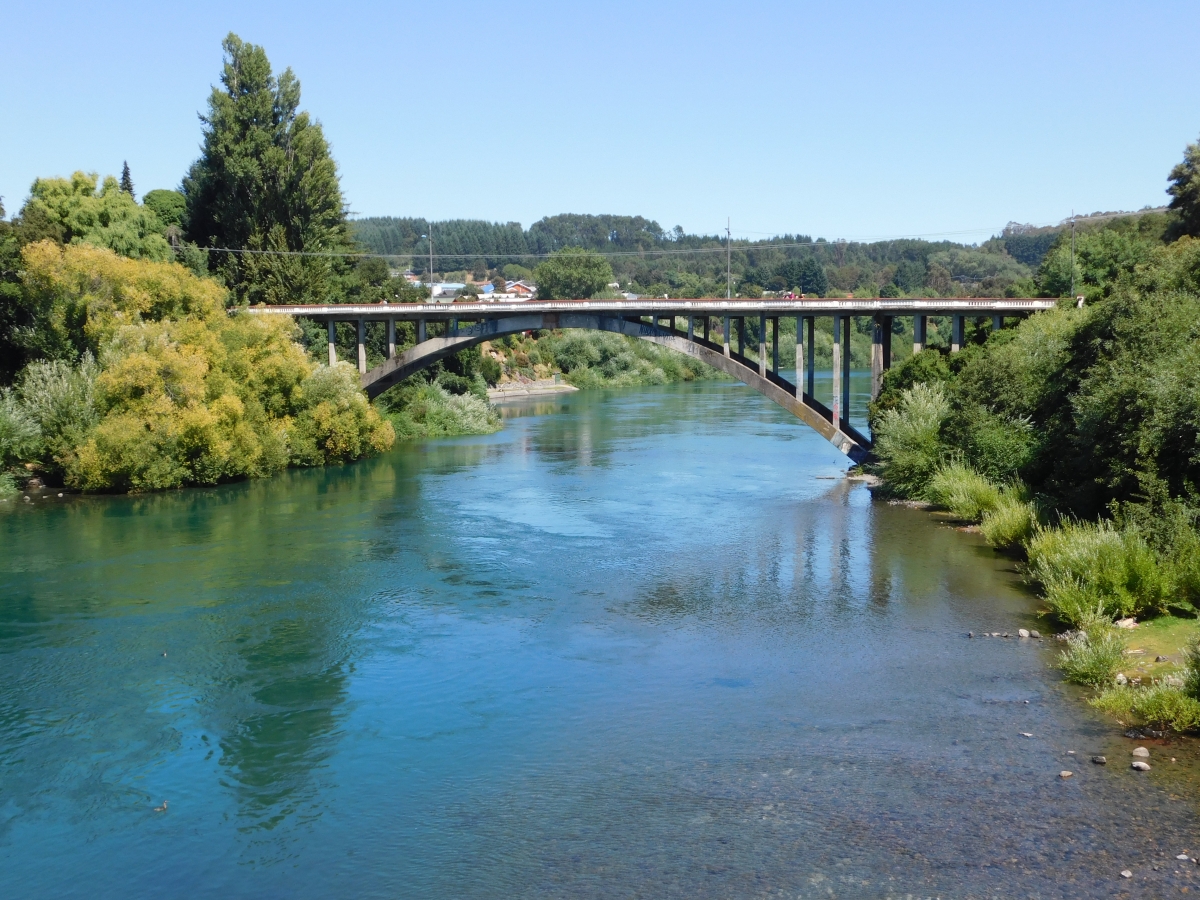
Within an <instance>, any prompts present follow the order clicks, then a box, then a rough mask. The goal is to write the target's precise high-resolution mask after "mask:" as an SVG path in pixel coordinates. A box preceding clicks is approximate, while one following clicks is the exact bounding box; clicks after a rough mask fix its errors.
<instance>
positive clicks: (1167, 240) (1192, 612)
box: [871, 215, 1200, 731]
mask: <svg viewBox="0 0 1200 900" xmlns="http://www.w3.org/2000/svg"><path fill="white" fill-rule="evenodd" d="M1178 233H1179V227H1178V223H1177V222H1176V221H1175V220H1173V219H1172V218H1171V217H1169V216H1161V215H1159V216H1155V215H1148V216H1142V217H1139V218H1137V219H1136V220H1132V219H1131V220H1115V221H1113V222H1110V223H1107V224H1105V225H1103V226H1101V227H1097V228H1095V229H1092V230H1091V231H1090V232H1086V233H1084V234H1083V235H1082V236H1081V237H1080V238H1079V241H1078V246H1077V248H1076V252H1077V256H1078V257H1079V258H1080V259H1082V260H1084V261H1085V263H1086V265H1085V266H1084V267H1083V269H1082V271H1081V272H1079V273H1077V275H1076V284H1077V285H1082V289H1081V291H1080V292H1081V293H1082V294H1083V295H1084V297H1085V302H1084V304H1083V306H1082V307H1079V306H1078V304H1076V303H1071V302H1064V303H1063V304H1061V306H1060V307H1059V308H1058V309H1056V310H1053V311H1050V312H1046V313H1042V314H1039V315H1036V316H1033V317H1031V318H1029V319H1027V320H1025V321H1023V322H1021V323H1020V324H1019V325H1017V326H1016V327H1011V328H1008V329H1005V330H1003V331H1001V332H999V333H995V334H993V333H992V332H991V330H990V329H987V328H976V329H975V330H974V331H972V332H970V333H969V336H968V337H969V341H968V346H967V347H966V349H965V350H963V351H962V352H961V353H958V354H954V355H953V356H951V355H948V354H946V353H944V352H939V351H936V350H927V351H925V352H923V353H921V354H918V355H917V356H915V357H912V358H910V359H908V360H906V361H903V362H901V363H900V364H899V365H897V366H895V367H894V368H893V369H892V370H891V371H890V372H889V373H888V374H887V376H886V377H885V381H884V389H883V391H882V393H881V395H880V397H879V399H878V401H877V402H876V403H875V404H873V406H872V409H871V425H872V429H873V432H874V434H875V435H876V444H875V452H876V455H877V458H878V460H877V473H878V474H879V475H880V476H881V478H882V490H883V491H884V493H886V494H889V495H891V496H895V497H902V498H908V499H919V500H923V501H926V502H928V503H931V504H933V505H934V506H936V507H938V508H940V509H943V510H945V511H948V512H949V513H950V514H951V515H953V516H954V517H956V518H958V519H960V520H962V521H964V522H972V523H976V524H978V526H979V528H980V531H981V532H982V533H983V535H984V537H985V538H986V539H987V541H988V542H989V543H990V544H991V545H992V546H993V547H995V548H996V549H997V550H998V551H1001V552H1005V553H1010V554H1013V555H1014V556H1016V557H1018V558H1020V559H1021V560H1022V564H1023V570H1024V573H1025V577H1026V579H1027V581H1028V582H1029V584H1030V585H1031V587H1033V588H1034V590H1036V592H1037V593H1038V595H1039V596H1040V597H1041V599H1042V601H1043V604H1044V611H1045V613H1046V614H1047V615H1048V616H1050V617H1052V618H1053V619H1054V621H1056V622H1057V623H1058V625H1059V627H1060V628H1061V629H1062V630H1063V632H1064V633H1065V634H1067V635H1069V638H1068V640H1067V641H1066V642H1065V646H1064V649H1063V651H1062V653H1061V654H1060V658H1059V665H1060V667H1061V668H1062V671H1063V673H1064V675H1065V677H1067V678H1068V679H1069V680H1071V681H1074V682H1077V683H1080V684H1085V685H1089V686H1091V687H1092V688H1094V689H1095V692H1096V693H1095V695H1094V697H1093V698H1092V702H1093V704H1094V705H1095V706H1096V707H1097V708H1098V709H1100V710H1102V711H1104V712H1106V713H1108V714H1110V715H1112V716H1114V717H1115V718H1116V719H1117V720H1119V721H1121V722H1122V723H1125V724H1126V725H1132V726H1136V727H1142V728H1149V729H1152V730H1159V731H1168V730H1171V731H1194V730H1200V676H1198V675H1197V674H1196V673H1197V671H1198V666H1200V655H1198V651H1197V649H1196V645H1195V643H1193V637H1194V635H1195V634H1196V632H1197V626H1196V621H1195V617H1196V615H1197V611H1198V609H1200V533H1198V531H1197V523H1198V522H1200V488H1198V486H1200V374H1198V372H1200V367H1197V365H1196V363H1197V361H1198V360H1197V357H1198V356H1200V350H1198V349H1197V348H1198V347H1200V340H1198V339H1200V241H1196V240H1194V239H1192V238H1190V237H1187V236H1183V237H1178V236H1177V235H1178ZM1067 252H1069V248H1062V247H1059V248H1056V249H1055V250H1053V251H1052V252H1051V253H1050V254H1049V255H1048V257H1047V260H1046V262H1045V263H1044V264H1043V268H1042V270H1040V271H1039V276H1038V277H1039V279H1040V283H1041V284H1043V285H1047V286H1048V285H1051V284H1053V283H1056V282H1055V279H1057V281H1058V282H1064V281H1066V280H1067V279H1065V278H1064V277H1063V275H1062V273H1061V272H1060V271H1059V270H1060V269H1061V267H1062V264H1063V261H1064V259H1065V260H1066V261H1067V262H1068V263H1069V261H1070V257H1069V256H1067V255H1065V254H1066V253H1067ZM1068 283H1069V282H1068ZM1129 620H1136V621H1137V622H1138V623H1139V625H1138V628H1137V629H1133V630H1131V629H1128V628H1120V627H1117V625H1116V624H1115V623H1117V622H1118V621H1121V622H1123V623H1124V624H1128V621H1129ZM1143 635H1144V636H1145V637H1143ZM1165 635H1169V639H1167V640H1165V642H1163V641H1161V640H1159V639H1160V638H1162V636H1165ZM1152 638H1153V640H1152ZM1167 644H1170V645H1171V646H1170V647H1167V646H1166V645H1167ZM1160 645H1161V646H1160ZM1135 651H1144V652H1135ZM1152 651H1153V655H1150V654H1151V652H1152ZM1160 651H1161V652H1160ZM1157 657H1166V659H1163V660H1159V661H1158V662H1150V663H1147V659H1149V660H1151V661H1153V660H1155V659H1156V658H1157Z"/></svg>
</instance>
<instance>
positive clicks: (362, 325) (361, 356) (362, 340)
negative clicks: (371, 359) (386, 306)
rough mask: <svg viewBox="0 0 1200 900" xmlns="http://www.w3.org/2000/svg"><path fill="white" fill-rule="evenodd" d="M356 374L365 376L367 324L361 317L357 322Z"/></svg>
mask: <svg viewBox="0 0 1200 900" xmlns="http://www.w3.org/2000/svg"><path fill="white" fill-rule="evenodd" d="M358 374H360V375H366V374H367V323H366V320H364V319H363V318H361V317H360V318H359V320H358Z"/></svg>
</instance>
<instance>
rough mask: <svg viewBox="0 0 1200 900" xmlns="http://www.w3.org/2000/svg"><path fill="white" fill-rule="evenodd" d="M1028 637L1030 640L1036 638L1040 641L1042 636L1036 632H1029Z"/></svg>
mask: <svg viewBox="0 0 1200 900" xmlns="http://www.w3.org/2000/svg"><path fill="white" fill-rule="evenodd" d="M1029 636H1030V637H1031V638H1037V639H1038V640H1039V641H1040V640H1041V639H1042V636H1041V634H1039V633H1038V632H1036V631H1031V632H1029Z"/></svg>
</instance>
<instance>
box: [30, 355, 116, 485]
mask: <svg viewBox="0 0 1200 900" xmlns="http://www.w3.org/2000/svg"><path fill="white" fill-rule="evenodd" d="M99 374H100V366H99V365H97V364H96V361H95V359H94V358H93V357H92V354H91V353H84V354H83V358H82V359H81V360H80V362H79V365H77V366H72V365H70V364H69V363H67V362H64V361H62V360H50V361H42V362H34V363H30V364H29V365H28V366H26V368H25V370H24V371H23V372H22V373H21V380H20V387H19V393H20V397H21V405H22V406H23V407H24V408H25V409H26V411H27V412H28V413H29V414H30V415H31V416H32V417H33V419H34V420H35V421H36V422H37V423H38V426H39V427H40V429H41V433H42V442H43V445H44V447H45V450H46V452H47V453H48V455H49V457H50V459H51V460H54V461H55V462H56V463H58V465H59V467H61V463H60V462H59V461H61V460H63V459H65V458H67V457H68V455H69V454H70V453H71V452H72V450H73V449H74V448H75V447H77V446H79V445H80V444H82V443H83V442H84V441H85V440H87V437H88V435H89V434H91V432H92V429H94V428H95V427H96V425H97V423H98V422H99V421H100V413H99V410H98V409H97V407H96V378H97V376H98V375H99Z"/></svg>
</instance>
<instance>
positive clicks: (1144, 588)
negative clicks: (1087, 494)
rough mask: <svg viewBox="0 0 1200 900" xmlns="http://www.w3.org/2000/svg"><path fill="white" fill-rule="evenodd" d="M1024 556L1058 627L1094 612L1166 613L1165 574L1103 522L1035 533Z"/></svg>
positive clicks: (1131, 535)
mask: <svg viewBox="0 0 1200 900" xmlns="http://www.w3.org/2000/svg"><path fill="white" fill-rule="evenodd" d="M1026 551H1027V552H1028V554H1029V569H1028V577H1029V579H1030V580H1031V581H1032V582H1034V583H1035V584H1038V585H1040V586H1041V588H1042V590H1043V591H1044V593H1045V597H1046V601H1047V603H1048V604H1049V606H1050V609H1051V610H1052V611H1053V612H1054V613H1055V615H1056V616H1058V618H1059V619H1061V620H1062V621H1064V622H1067V623H1069V624H1072V625H1077V624H1079V622H1080V621H1082V617H1083V616H1085V615H1087V614H1089V613H1091V612H1093V611H1095V610H1097V609H1099V610H1101V611H1102V612H1103V614H1105V615H1107V616H1109V617H1110V618H1119V617H1124V616H1136V617H1139V618H1140V617H1142V616H1146V615H1154V614H1158V613H1161V612H1165V611H1166V608H1167V604H1168V602H1169V599H1170V596H1169V595H1170V587H1171V585H1170V574H1169V572H1167V571H1166V568H1165V567H1164V566H1163V564H1162V561H1161V560H1159V559H1158V558H1157V556H1156V554H1155V553H1154V551H1153V550H1152V549H1151V548H1150V547H1149V545H1148V544H1147V543H1146V542H1145V541H1144V540H1143V539H1142V538H1141V537H1140V536H1139V535H1138V534H1136V533H1135V532H1131V531H1118V530H1117V529H1116V528H1114V527H1113V526H1112V524H1110V523H1108V522H1099V523H1088V522H1068V523H1066V524H1064V525H1062V526H1061V527H1059V528H1039V529H1038V530H1037V531H1036V532H1035V533H1034V535H1033V537H1032V538H1031V539H1030V541H1029V543H1028V544H1027V545H1026Z"/></svg>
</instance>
